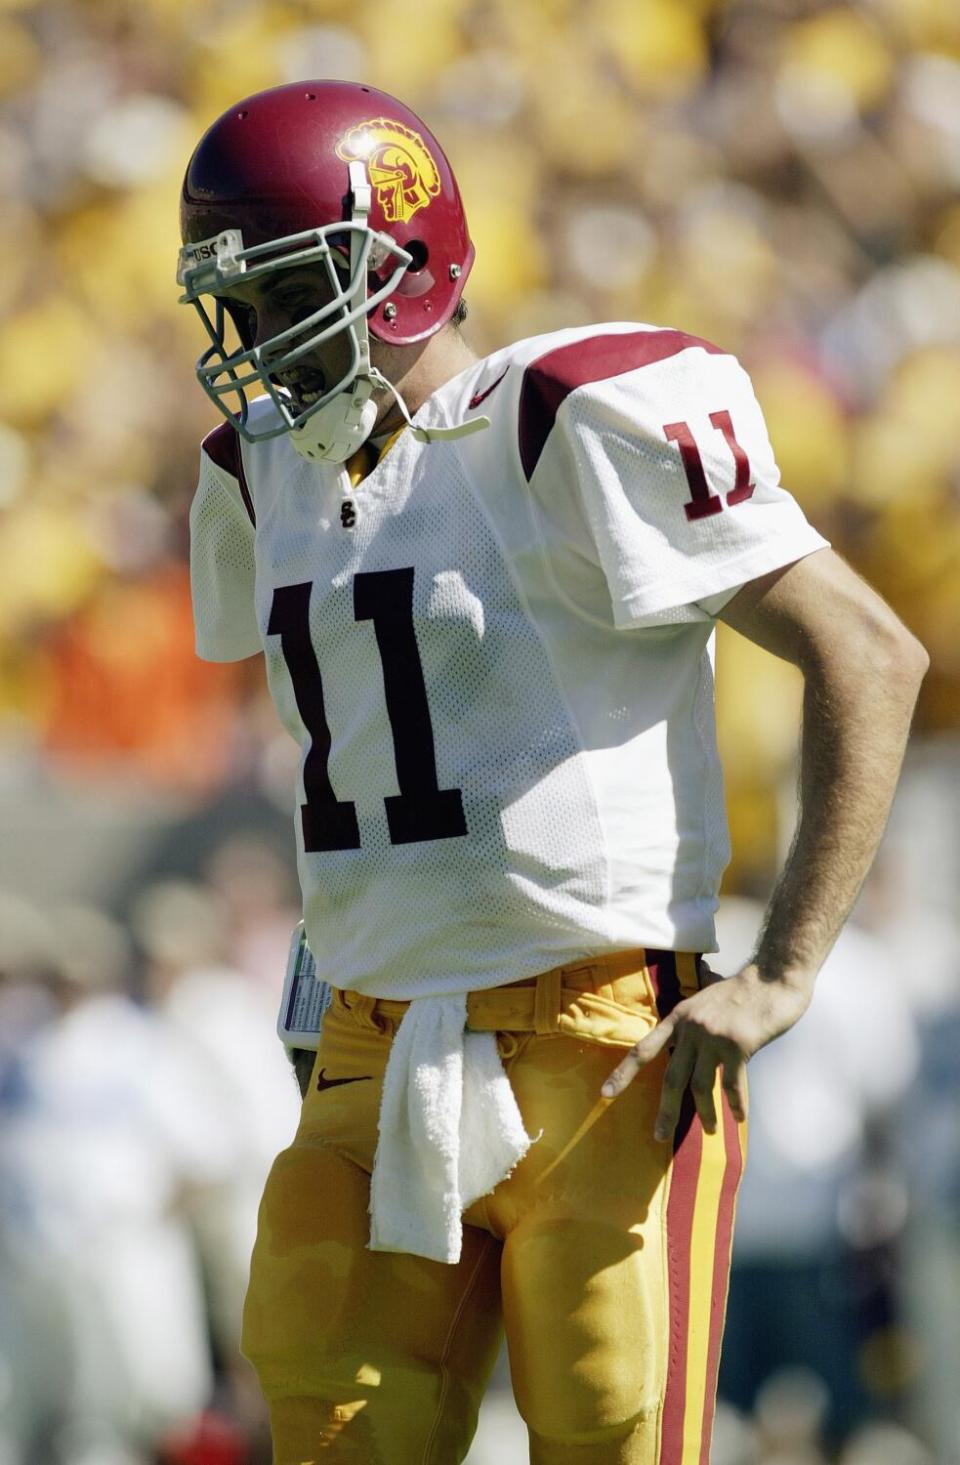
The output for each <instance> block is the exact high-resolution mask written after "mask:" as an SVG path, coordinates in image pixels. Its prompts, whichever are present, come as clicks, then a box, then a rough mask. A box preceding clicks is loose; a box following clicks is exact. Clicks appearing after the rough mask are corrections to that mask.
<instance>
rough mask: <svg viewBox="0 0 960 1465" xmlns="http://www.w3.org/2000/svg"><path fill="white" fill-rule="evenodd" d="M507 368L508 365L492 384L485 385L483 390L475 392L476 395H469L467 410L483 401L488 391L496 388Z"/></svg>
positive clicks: (487, 395)
mask: <svg viewBox="0 0 960 1465" xmlns="http://www.w3.org/2000/svg"><path fill="white" fill-rule="evenodd" d="M509 370H510V368H509V366H508V367H507V369H506V371H503V372H501V374H500V376H498V377H497V379H496V381H495V382H494V383H493V386H490V387H487V389H486V391H485V392H477V394H476V396H473V397H471V398H470V400H469V402H468V403H467V410H468V411H469V410H470V409H471V408H473V407H479V406H480V403H481V402H485V401H486V400H487V398H488V397H489V395H490V393H491V392H493V391H495V390H496V389H497V387H498V386H499V385H500V383H501V382H502V381H503V378H504V377H505V376H506V374H507V371H509Z"/></svg>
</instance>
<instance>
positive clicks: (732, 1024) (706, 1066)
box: [601, 962, 813, 1141]
mask: <svg viewBox="0 0 960 1465" xmlns="http://www.w3.org/2000/svg"><path fill="white" fill-rule="evenodd" d="M700 982H701V989H700V991H699V992H696V993H694V994H693V996H692V997H687V998H685V999H684V1001H683V1002H678V1003H677V1006H676V1007H675V1008H674V1009H673V1011H672V1012H671V1013H670V1015H669V1016H668V1017H665V1018H664V1019H663V1021H662V1022H660V1023H658V1024H657V1026H656V1027H655V1028H654V1029H653V1031H652V1032H650V1033H648V1034H647V1036H646V1037H645V1038H643V1039H642V1040H641V1041H640V1042H639V1043H637V1044H636V1045H635V1046H634V1047H633V1048H631V1049H630V1052H629V1053H628V1054H627V1056H626V1057H625V1058H624V1059H623V1061H622V1062H621V1063H620V1064H619V1065H618V1066H617V1067H616V1068H615V1069H614V1071H613V1073H611V1075H610V1077H609V1078H608V1079H607V1080H606V1082H605V1083H604V1085H603V1088H602V1089H601V1093H602V1094H603V1096H604V1098H606V1099H614V1098H616V1097H617V1095H618V1094H622V1093H623V1091H624V1089H625V1088H626V1087H627V1085H628V1084H629V1083H631V1082H632V1080H633V1079H634V1078H636V1076H637V1074H638V1073H639V1072H640V1070H641V1069H642V1068H645V1067H646V1065H647V1064H648V1063H651V1062H652V1061H653V1059H654V1058H656V1057H657V1056H658V1054H660V1053H662V1052H663V1050H664V1048H670V1049H671V1050H672V1053H671V1057H670V1062H669V1063H668V1064H667V1071H666V1074H665V1075H664V1080H663V1090H662V1093H661V1097H660V1109H659V1112H658V1114H657V1119H656V1124H655V1126H654V1138H655V1139H658V1140H662V1141H667V1140H671V1139H672V1138H673V1133H674V1130H675V1129H676V1127H677V1121H678V1120H679V1118H680V1106H681V1103H682V1101H683V1096H684V1094H685V1092H686V1090H687V1089H688V1088H689V1090H690V1092H691V1094H692V1095H693V1102H694V1104H695V1105H696V1108H697V1113H698V1114H699V1115H700V1119H701V1122H702V1124H703V1127H704V1129H705V1130H706V1131H707V1133H708V1134H713V1133H715V1131H716V1128H717V1110H716V1104H715V1102H714V1097H713V1093H714V1086H715V1083H716V1076H717V1069H721V1070H722V1073H723V1090H724V1093H725V1094H726V1096H727V1100H728V1102H729V1104H730V1108H731V1110H732V1112H733V1115H734V1118H735V1119H737V1120H738V1121H739V1120H742V1119H745V1118H746V1112H747V1106H746V1075H745V1068H746V1062H747V1059H748V1058H752V1056H753V1054H754V1053H756V1052H757V1051H758V1049H760V1048H763V1047H764V1046H765V1045H766V1044H767V1043H769V1042H771V1041H772V1040H773V1039H774V1038H777V1037H779V1036H780V1034H781V1033H785V1032H786V1031H787V1029H788V1028H792V1027H793V1025H794V1023H795V1022H796V1021H797V1020H798V1019H799V1018H800V1017H802V1016H803V1014H804V1012H805V1011H806V1009H807V1007H808V1005H809V1002H810V998H811V996H812V990H813V979H812V978H810V980H809V981H808V980H806V979H802V978H801V979H797V980H794V981H787V980H783V981H772V980H770V979H769V978H763V977H761V975H760V973H759V971H758V970H757V968H756V967H755V966H752V965H750V966H746V967H744V968H743V969H742V971H739V972H737V974H736V976H733V977H726V978H724V977H722V976H720V974H719V973H718V972H714V971H711V969H710V968H709V967H708V966H707V965H706V963H705V962H704V963H702V964H701V968H700Z"/></svg>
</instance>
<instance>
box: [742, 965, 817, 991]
mask: <svg viewBox="0 0 960 1465" xmlns="http://www.w3.org/2000/svg"><path fill="white" fill-rule="evenodd" d="M819 969H820V968H819V966H811V965H802V964H800V963H798V962H784V961H783V960H777V959H776V958H773V957H765V956H763V955H762V954H760V953H758V955H757V956H755V957H754V958H753V959H752V960H751V961H749V962H748V963H747V965H746V966H745V967H743V969H742V972H741V975H742V976H744V977H746V978H747V980H748V981H752V982H756V983H757V984H758V985H759V986H763V987H772V988H775V989H776V988H779V989H782V990H784V991H788V992H792V993H795V994H796V995H797V996H798V997H806V998H807V999H808V1000H809V998H810V996H811V994H812V992H813V988H814V985H815V983H816V980H817V972H818V971H819Z"/></svg>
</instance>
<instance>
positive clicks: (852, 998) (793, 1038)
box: [714, 899, 918, 1445]
mask: <svg viewBox="0 0 960 1465" xmlns="http://www.w3.org/2000/svg"><path fill="white" fill-rule="evenodd" d="M762 914H763V911H762V906H761V905H760V904H759V903H756V902H752V901H746V900H742V899H740V900H736V899H731V900H728V901H727V902H726V903H725V904H724V905H723V906H722V907H721V911H720V915H719V920H718V932H719V940H720V953H719V955H718V956H717V957H716V958H714V961H715V964H716V966H717V968H718V970H720V971H723V972H729V971H735V970H737V969H738V968H739V966H741V965H742V963H743V962H744V961H745V960H746V958H747V957H748V956H749V954H750V952H751V951H752V949H753V946H754V943H755V937H756V933H757V930H758V928H759V923H760V919H761V917H762ZM917 1056H918V1050H917V1040H916V1033H915V1026H914V1020H913V1015H912V1013H911V1008H910V1002H909V996H908V993H907V991H906V988H905V985H904V982H903V980H902V975H901V972H900V970H899V968H898V967H897V965H896V963H895V962H894V961H893V960H891V957H890V955H889V953H888V951H887V950H886V949H885V947H884V946H883V945H882V944H881V943H880V942H877V941H875V940H873V939H872V938H871V937H870V936H869V935H867V934H866V933H865V932H864V931H862V930H858V929H857V928H856V927H855V926H853V925H848V926H847V927H846V928H845V929H844V931H843V932H842V933H841V935H840V938H839V940H838V942H837V944H836V946H835V947H834V949H833V951H832V952H831V954H830V956H829V957H828V959H827V961H826V963H825V965H824V967H823V970H822V972H821V974H820V976H819V978H818V981H817V986H816V990H815V994H814V998H813V1001H812V1003H811V1005H810V1008H809V1010H808V1011H807V1012H806V1013H805V1015H804V1018H803V1021H802V1022H801V1023H799V1024H798V1025H797V1027H796V1028H795V1029H793V1030H792V1031H791V1032H790V1033H788V1034H786V1035H785V1036H784V1037H783V1038H780V1039H778V1041H777V1042H776V1043H773V1044H771V1046H770V1047H768V1048H765V1049H763V1050H762V1051H761V1052H760V1053H758V1054H756V1055H755V1057H754V1058H753V1059H752V1061H751V1064H750V1071H749V1078H750V1091H751V1103H750V1108H751V1121H750V1154H749V1163H748V1165H747V1170H746V1175H745V1178H744V1182H743V1187H742V1190H741V1194H740V1201H739V1205H738V1212H737V1228H736V1232H735V1239H734V1264H733V1274H732V1278H731V1289H730V1301H729V1305H728V1309H727V1329H726V1334H725V1340H724V1352H723V1359H722V1362H721V1374H720V1390H721V1393H722V1395H723V1396H724V1397H725V1398H726V1399H727V1400H729V1401H730V1402H731V1403H733V1404H735V1405H736V1406H738V1407H739V1408H740V1409H742V1410H746V1411H748V1412H749V1411H750V1410H752V1409H753V1408H754V1407H755V1406H756V1407H757V1409H758V1418H759V1419H760V1422H761V1424H762V1423H763V1419H764V1410H765V1409H766V1411H767V1412H768V1413H770V1414H772V1415H773V1416H775V1417H776V1418H777V1419H778V1420H780V1422H781V1426H783V1422H784V1420H785V1419H786V1417H787V1414H788V1412H789V1411H788V1409H787V1405H786V1403H785V1400H786V1399H787V1398H788V1397H789V1399H790V1401H791V1403H790V1410H793V1411H794V1412H795V1413H797V1414H798V1422H797V1425H796V1429H797V1431H798V1438H802V1439H806V1438H807V1437H808V1436H809V1440H810V1443H811V1444H814V1443H815V1442H816V1441H817V1439H818V1438H819V1435H820V1429H819V1425H820V1422H821V1419H822V1421H823V1432H824V1434H825V1436H826V1438H827V1439H828V1440H829V1441H830V1442H831V1443H832V1444H833V1445H836V1444H838V1443H840V1442H842V1441H843V1440H844V1439H846V1438H847V1437H848V1436H849V1435H850V1434H851V1433H852V1431H853V1430H854V1428H855V1427H856V1426H858V1425H860V1424H862V1423H864V1422H865V1421H866V1420H868V1419H869V1418H870V1417H871V1415H872V1414H873V1413H875V1412H876V1411H878V1410H881V1411H882V1410H890V1409H893V1410H896V1409H901V1408H902V1407H903V1404H904V1395H905V1391H906V1389H907V1387H908V1386H909V1384H911V1383H912V1382H913V1381H914V1378H913V1375H912V1373H911V1358H910V1356H909V1353H910V1350H909V1342H908V1340H905V1339H904V1338H903V1335H902V1329H901V1327H900V1312H899V1306H898V1299H897V1298H896V1297H895V1296H894V1295H893V1293H892V1291H891V1288H892V1284H893V1272H892V1268H891V1266H890V1260H891V1255H892V1249H893V1248H894V1247H895V1245H896V1244H897V1243H898V1242H899V1240H900V1236H901V1232H902V1229H903V1226H904V1223H905V1221H906V1217H907V1205H908V1202H907V1193H906V1188H905V1186H904V1183H903V1180H902V1178H901V1176H900V1174H899V1173H898V1169H897V1167H896V1151H895V1143H894V1136H895V1129H894V1127H893V1120H894V1107H895V1105H896V1104H897V1103H898V1101H900V1100H902V1098H903V1095H904V1094H905V1092H906V1091H907V1090H908V1088H909V1086H910V1083H911V1081H912V1079H913V1077H914V1074H915V1071H916V1064H917ZM915 1352H916V1350H915V1348H914V1350H913V1353H914V1354H915ZM787 1367H789V1368H793V1369H802V1370H804V1372H803V1374H791V1375H784V1376H783V1380H782V1387H781V1388H780V1392H779V1393H778V1394H776V1395H771V1394H770V1393H769V1390H770V1389H772V1383H771V1378H772V1376H775V1375H777V1372H778V1370H781V1369H784V1368H787ZM764 1390H767V1391H768V1392H767V1393H766V1394H764ZM771 1398H775V1399H776V1401H777V1402H776V1404H773V1403H771V1402H770V1400H771ZM764 1399H766V1405H764ZM758 1401H759V1402H758ZM801 1416H802V1421H803V1422H800V1417H801ZM768 1432H769V1430H768Z"/></svg>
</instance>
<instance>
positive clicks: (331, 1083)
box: [317, 1068, 373, 1091]
mask: <svg viewBox="0 0 960 1465" xmlns="http://www.w3.org/2000/svg"><path fill="white" fill-rule="evenodd" d="M371 1078H373V1074H372V1073H361V1074H359V1075H358V1076H357V1077H356V1078H327V1070H326V1069H325V1068H321V1070H320V1072H319V1073H318V1074H317V1088H318V1089H319V1090H321V1091H322V1090H323V1089H335V1088H337V1087H338V1086H339V1085H340V1084H342V1083H364V1082H366V1081H367V1080H368V1079H371Z"/></svg>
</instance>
